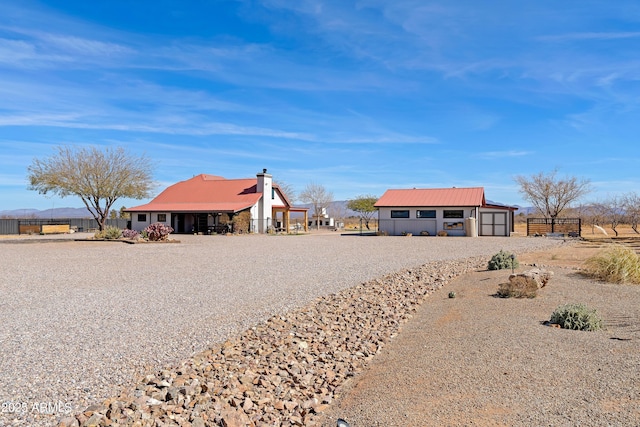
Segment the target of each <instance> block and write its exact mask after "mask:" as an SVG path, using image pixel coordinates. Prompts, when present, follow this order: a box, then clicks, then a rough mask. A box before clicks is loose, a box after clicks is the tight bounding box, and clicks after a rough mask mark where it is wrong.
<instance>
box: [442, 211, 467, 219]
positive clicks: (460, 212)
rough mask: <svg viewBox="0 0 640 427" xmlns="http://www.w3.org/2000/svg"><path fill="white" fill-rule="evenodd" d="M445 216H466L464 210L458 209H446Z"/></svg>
mask: <svg viewBox="0 0 640 427" xmlns="http://www.w3.org/2000/svg"><path fill="white" fill-rule="evenodd" d="M443 217H444V218H464V211H463V210H462V209H460V210H458V209H456V210H445V211H444V213H443Z"/></svg>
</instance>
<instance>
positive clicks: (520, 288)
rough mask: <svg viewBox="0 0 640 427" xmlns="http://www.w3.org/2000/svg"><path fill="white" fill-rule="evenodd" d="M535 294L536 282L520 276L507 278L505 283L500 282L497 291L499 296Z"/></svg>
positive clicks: (525, 296)
mask: <svg viewBox="0 0 640 427" xmlns="http://www.w3.org/2000/svg"><path fill="white" fill-rule="evenodd" d="M494 270H495V269H494ZM537 294H538V285H537V284H536V282H534V281H533V280H527V279H526V278H525V277H521V276H517V277H514V278H512V279H509V282H507V283H501V284H500V285H499V286H498V292H497V295H498V296H499V297H500V298H535V297H536V295H537Z"/></svg>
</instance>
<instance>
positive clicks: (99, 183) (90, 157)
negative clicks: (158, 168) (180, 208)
mask: <svg viewBox="0 0 640 427" xmlns="http://www.w3.org/2000/svg"><path fill="white" fill-rule="evenodd" d="M151 169H152V165H151V162H150V161H149V160H148V159H147V158H146V157H145V156H140V157H137V156H133V155H131V154H130V153H128V152H127V151H126V150H125V149H124V148H122V147H118V148H106V149H105V150H104V151H101V150H100V149H99V148H97V147H72V146H59V147H57V148H56V153H55V154H54V155H52V156H51V157H48V158H46V159H34V160H33V163H32V164H31V165H30V166H29V168H28V171H29V174H28V178H29V184H30V185H29V189H31V190H36V191H38V192H39V193H40V194H47V193H53V194H57V195H59V196H60V197H66V196H78V197H80V199H81V200H82V202H83V203H84V205H85V206H86V207H87V209H88V210H89V212H91V215H92V216H93V217H94V218H95V220H96V221H97V222H98V227H99V229H100V230H103V229H104V226H105V221H106V220H107V218H108V217H109V210H110V209H111V207H112V206H113V204H114V202H115V201H116V200H118V199H119V198H122V197H127V198H132V199H144V198H146V197H149V196H150V192H151V189H152V187H153V186H154V183H153V181H152V175H151Z"/></svg>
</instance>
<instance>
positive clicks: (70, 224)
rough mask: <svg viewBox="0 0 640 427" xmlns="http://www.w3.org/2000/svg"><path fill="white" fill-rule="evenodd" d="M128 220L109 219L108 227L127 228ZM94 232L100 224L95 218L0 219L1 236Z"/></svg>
mask: <svg viewBox="0 0 640 427" xmlns="http://www.w3.org/2000/svg"><path fill="white" fill-rule="evenodd" d="M127 222H128V221H127V220H126V219H121V218H118V219H108V220H107V222H106V225H111V226H114V227H118V228H127ZM70 229H73V230H74V231H93V230H97V229H98V222H97V221H96V220H95V219H93V218H52V219H38V218H33V219H0V234H40V233H65V232H68V231H69V230H70Z"/></svg>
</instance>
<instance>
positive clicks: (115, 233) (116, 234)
mask: <svg viewBox="0 0 640 427" xmlns="http://www.w3.org/2000/svg"><path fill="white" fill-rule="evenodd" d="M120 237H122V230H120V229H119V228H118V227H114V226H111V225H107V226H106V227H105V229H104V238H105V239H107V240H116V239H119V238H120Z"/></svg>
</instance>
